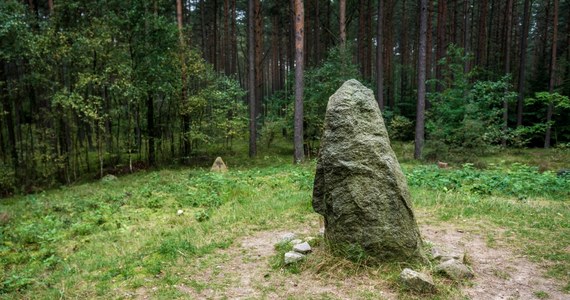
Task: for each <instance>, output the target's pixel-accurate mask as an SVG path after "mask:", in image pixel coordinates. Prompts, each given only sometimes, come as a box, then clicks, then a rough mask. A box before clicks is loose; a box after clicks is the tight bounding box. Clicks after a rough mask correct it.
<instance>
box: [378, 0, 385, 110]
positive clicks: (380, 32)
mask: <svg viewBox="0 0 570 300" xmlns="http://www.w3.org/2000/svg"><path fill="white" fill-rule="evenodd" d="M383 5H384V0H378V7H377V10H378V19H377V20H376V101H378V106H379V107H380V110H381V111H382V112H384V62H383V59H382V58H383V54H382V50H383V49H384V37H383V27H384V26H383V25H384V17H383V15H382V12H383V7H382V6H383Z"/></svg>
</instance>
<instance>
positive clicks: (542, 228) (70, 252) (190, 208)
mask: <svg viewBox="0 0 570 300" xmlns="http://www.w3.org/2000/svg"><path fill="white" fill-rule="evenodd" d="M260 160H261V162H260V163H259V164H258V167H253V168H247V167H240V168H233V169H231V171H230V172H228V173H226V174H218V173H210V172H208V171H207V170H204V169H177V170H160V171H155V172H147V171H143V172H140V173H137V174H134V175H129V176H124V177H120V178H119V179H118V180H114V181H108V182H97V183H91V184H84V185H79V186H74V187H66V188H61V189H59V190H52V191H48V192H43V193H39V194H33V195H27V196H19V197H13V198H9V199H4V200H2V202H0V225H1V228H0V264H1V265H2V269H1V271H0V272H1V273H0V298H2V299H32V298H43V299H51V298H61V297H63V298H88V299H92V298H100V299H109V298H123V297H129V295H130V296H132V295H134V294H133V293H137V291H139V292H140V291H142V292H141V293H144V292H145V291H146V292H148V291H151V290H152V293H153V294H152V297H153V298H162V299H172V298H180V297H184V296H187V294H184V293H182V292H180V291H179V290H177V289H175V288H173V286H174V285H176V284H177V283H180V282H185V280H186V279H185V278H186V277H187V276H188V274H186V272H188V266H189V265H194V264H206V265H208V266H215V265H216V264H217V263H218V261H217V260H218V259H219V258H220V257H221V256H220V255H219V254H216V253H217V251H218V249H226V248H228V247H231V246H232V245H234V241H235V240H236V239H238V238H240V237H243V236H246V235H248V234H251V233H252V232H254V231H259V230H269V229H276V228H281V229H287V228H291V227H295V226H299V224H305V223H306V222H308V221H307V220H310V219H314V218H315V216H314V213H313V212H312V208H311V203H310V199H311V194H312V182H313V175H314V164H313V163H310V164H306V165H302V166H292V165H290V162H289V160H288V159H284V158H282V157H275V158H273V157H266V158H261V159H260ZM230 168H231V164H230ZM404 169H405V171H406V173H407V176H408V180H409V185H410V188H411V193H412V198H413V201H414V205H415V209H416V210H417V211H418V212H419V214H418V215H419V216H425V218H428V219H430V222H453V223H458V224H484V226H486V227H485V228H486V230H487V231H489V232H491V233H492V237H493V239H495V240H496V243H498V244H500V245H503V244H504V245H513V246H512V247H514V249H515V251H517V252H519V253H523V254H525V255H527V256H529V257H530V258H531V259H533V260H535V261H541V262H546V264H547V265H548V275H549V276H552V277H554V278H557V279H559V280H562V281H564V282H570V275H569V274H570V255H569V254H568V248H567V247H568V245H570V221H569V220H570V201H568V200H570V199H569V198H570V194H569V193H570V192H569V191H570V182H569V181H568V179H567V178H563V177H557V176H556V174H554V173H550V172H543V173H540V172H538V171H537V170H536V169H535V168H531V167H527V166H523V165H516V164H513V165H498V166H496V167H491V168H488V169H486V170H478V169H475V168H473V167H472V166H471V165H465V166H463V167H462V168H460V169H451V170H442V169H437V168H435V167H431V166H425V165H407V164H406V165H404ZM177 210H182V211H183V214H182V215H180V216H178V215H177V213H176V212H177ZM424 221H425V220H424ZM497 228H500V230H496V229H497ZM321 248H323V247H317V249H321ZM317 251H320V250H317ZM315 254H318V256H319V257H320V258H317V255H312V256H310V257H309V260H308V261H307V262H306V263H303V264H301V265H299V266H298V267H297V272H307V271H309V270H310V271H312V272H315V273H316V274H318V275H319V276H325V277H326V276H339V277H338V278H339V280H341V279H342V278H346V277H348V276H352V275H354V274H357V271H358V270H366V272H367V274H372V275H370V276H376V275H374V274H381V275H378V276H380V277H378V278H381V279H382V280H384V281H385V282H387V285H386V288H388V289H390V290H392V291H395V292H396V293H399V294H400V295H402V297H403V298H410V299H423V298H425V297H423V296H421V295H420V296H417V295H408V294H406V293H405V292H403V291H400V290H399V286H398V283H397V279H396V278H397V274H398V273H399V271H400V270H401V268H402V267H403V266H400V265H397V264H396V265H386V266H382V267H379V268H376V269H367V268H366V269H365V268H364V267H363V266H362V265H360V264H357V263H354V262H350V261H346V262H345V261H344V260H343V261H341V263H340V264H339V262H338V260H335V259H333V258H332V257H329V256H327V255H328V254H326V251H322V253H315ZM311 257H313V258H311ZM327 257H329V258H330V259H328V258H327ZM335 261H336V262H335ZM267 267H268V272H271V271H270V270H271V267H270V266H269V264H268V266H267ZM386 268H387V269H386ZM274 272H275V270H274ZM355 272H356V273H355ZM358 272H360V271H358ZM370 272H371V273H370ZM292 273H295V272H292ZM335 274H336V275H335ZM359 274H360V273H359ZM382 274H383V275H382ZM288 276H297V275H296V274H289V275H288ZM343 276H344V277H343ZM367 276H368V275H367ZM194 283H195V282H194ZM187 285H188V286H191V287H192V288H194V289H195V290H202V289H204V288H212V289H215V290H219V291H221V293H222V294H223V291H224V289H225V288H227V283H225V282H224V281H215V280H214V281H211V282H208V283H207V286H201V285H200V286H198V285H197V283H195V284H194V285H195V286H194V285H193V284H192V282H190V283H187ZM276 288H278V287H276ZM566 289H567V290H569V291H570V285H567V286H566ZM456 292H457V291H456V290H455V289H454V288H451V289H440V292H438V293H437V294H434V295H430V296H429V297H431V298H433V299H445V298H446V297H448V296H449V295H453V294H455V293H456ZM422 297H423V298H422Z"/></svg>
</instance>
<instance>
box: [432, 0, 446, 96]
mask: <svg viewBox="0 0 570 300" xmlns="http://www.w3.org/2000/svg"><path fill="white" fill-rule="evenodd" d="M446 25H447V4H446V1H438V3H437V51H436V58H435V78H436V79H437V80H438V82H437V85H436V90H437V91H438V92H441V91H442V90H443V86H442V84H441V80H443V71H442V67H443V66H441V65H440V64H439V61H440V60H441V59H442V58H443V57H445V54H446V51H447V40H446V35H445V31H446Z"/></svg>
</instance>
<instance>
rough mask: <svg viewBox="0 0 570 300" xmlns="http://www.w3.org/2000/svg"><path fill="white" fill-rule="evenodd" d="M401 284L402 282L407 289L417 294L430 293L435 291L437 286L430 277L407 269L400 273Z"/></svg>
mask: <svg viewBox="0 0 570 300" xmlns="http://www.w3.org/2000/svg"><path fill="white" fill-rule="evenodd" d="M400 282H402V284H403V285H404V287H405V288H407V289H410V290H413V291H416V292H420V293H428V292H433V291H435V284H434V283H433V280H432V279H431V277H430V276H428V275H426V274H424V273H420V272H416V271H414V270H412V269H408V268H406V269H404V270H403V271H402V273H400Z"/></svg>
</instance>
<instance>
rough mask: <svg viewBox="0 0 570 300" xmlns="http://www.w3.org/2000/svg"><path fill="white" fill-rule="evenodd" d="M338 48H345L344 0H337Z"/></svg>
mask: <svg viewBox="0 0 570 300" xmlns="http://www.w3.org/2000/svg"><path fill="white" fill-rule="evenodd" d="M338 23H339V26H340V29H339V30H340V49H341V50H342V51H344V50H345V48H346V0H340V1H339V20H338Z"/></svg>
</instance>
